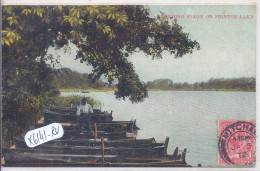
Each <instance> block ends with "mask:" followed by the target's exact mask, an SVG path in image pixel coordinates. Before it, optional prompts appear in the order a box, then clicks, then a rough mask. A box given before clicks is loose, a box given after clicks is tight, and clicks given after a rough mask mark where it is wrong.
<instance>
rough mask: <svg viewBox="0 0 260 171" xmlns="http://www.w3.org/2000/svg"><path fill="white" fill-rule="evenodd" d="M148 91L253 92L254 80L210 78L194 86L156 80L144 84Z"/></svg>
mask: <svg viewBox="0 0 260 171" xmlns="http://www.w3.org/2000/svg"><path fill="white" fill-rule="evenodd" d="M146 86H147V88H148V89H170V90H233V91H255V90H256V79H255V78H253V77H242V78H214V79H213V78H211V79H210V80H208V81H206V82H196V83H194V84H189V83H187V82H184V83H173V81H172V80H171V79H156V80H154V81H148V82H147V83H146Z"/></svg>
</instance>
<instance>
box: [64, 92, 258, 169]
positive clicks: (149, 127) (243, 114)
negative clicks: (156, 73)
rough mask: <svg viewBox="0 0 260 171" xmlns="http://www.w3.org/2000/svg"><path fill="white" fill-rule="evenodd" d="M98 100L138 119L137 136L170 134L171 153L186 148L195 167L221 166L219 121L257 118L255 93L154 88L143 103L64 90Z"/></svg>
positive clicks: (117, 113) (125, 116)
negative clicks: (219, 156)
mask: <svg viewBox="0 0 260 171" xmlns="http://www.w3.org/2000/svg"><path fill="white" fill-rule="evenodd" d="M61 95H62V96H68V95H81V96H90V97H93V98H96V99H98V100H99V101H100V102H101V103H102V108H103V109H105V110H113V117H114V120H131V119H132V118H133V119H136V120H137V126H138V127H140V128H141V130H140V131H139V132H138V137H137V138H151V137H155V139H156V140H157V141H164V140H165V138H166V136H169V137H170V142H169V147H168V153H169V154H172V153H173V151H174V149H175V147H176V146H178V147H179V149H183V148H185V147H186V148H187V150H188V153H187V158H186V161H187V163H188V164H190V165H192V166H197V165H198V163H201V164H202V166H203V167H216V166H218V165H217V164H218V163H217V160H218V155H217V154H218V148H217V141H218V139H217V136H218V130H217V129H218V126H217V123H218V122H217V121H218V120H255V118H256V117H255V112H256V111H255V108H256V106H255V99H256V94H255V93H254V92H217V91H195V92H194V91H151V92H149V98H147V99H146V100H145V101H144V102H143V103H140V104H132V103H131V102H130V101H128V100H126V101H124V100H117V99H115V96H114V95H113V93H104V92H91V93H87V94H86V93H84V94H82V93H61Z"/></svg>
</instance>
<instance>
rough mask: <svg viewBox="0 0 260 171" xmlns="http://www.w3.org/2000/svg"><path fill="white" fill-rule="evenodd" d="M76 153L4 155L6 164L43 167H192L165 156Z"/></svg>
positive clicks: (14, 152)
mask: <svg viewBox="0 0 260 171" xmlns="http://www.w3.org/2000/svg"><path fill="white" fill-rule="evenodd" d="M104 159H105V163H103V162H102V155H75V154H35V153H30V152H26V153H22V152H17V151H15V150H10V151H9V152H8V153H7V154H5V155H4V160H5V163H3V165H4V166H7V167H8V166H12V167H13V166H19V167H21V166H26V167H28V166H34V167H35V166H39V167H40V166H41V167H44V166H45V167H53V166H59V167H82V166H84V167H191V166H189V165H187V163H186V162H185V161H183V160H172V156H169V155H167V156H163V157H150V158H146V157H125V158H122V157H119V156H116V155H104Z"/></svg>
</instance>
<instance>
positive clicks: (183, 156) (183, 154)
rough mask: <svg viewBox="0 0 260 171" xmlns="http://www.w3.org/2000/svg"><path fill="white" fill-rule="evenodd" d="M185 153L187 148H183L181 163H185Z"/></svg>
mask: <svg viewBox="0 0 260 171" xmlns="http://www.w3.org/2000/svg"><path fill="white" fill-rule="evenodd" d="M186 153H187V149H186V148H184V151H183V152H182V155H181V156H182V162H183V163H186V159H185V158H186Z"/></svg>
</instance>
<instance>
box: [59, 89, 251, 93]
mask: <svg viewBox="0 0 260 171" xmlns="http://www.w3.org/2000/svg"><path fill="white" fill-rule="evenodd" d="M59 91H60V92H79V93H86V94H87V93H90V92H115V89H73V88H72V89H59ZM147 91H229V92H231V91H232V92H256V90H239V89H200V90H192V89H186V90H185V89H184V90H177V89H156V88H153V89H147Z"/></svg>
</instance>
